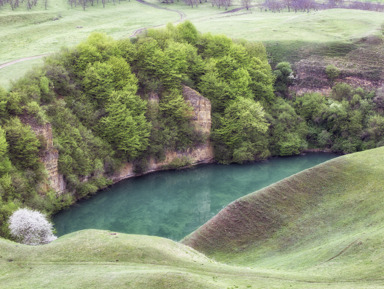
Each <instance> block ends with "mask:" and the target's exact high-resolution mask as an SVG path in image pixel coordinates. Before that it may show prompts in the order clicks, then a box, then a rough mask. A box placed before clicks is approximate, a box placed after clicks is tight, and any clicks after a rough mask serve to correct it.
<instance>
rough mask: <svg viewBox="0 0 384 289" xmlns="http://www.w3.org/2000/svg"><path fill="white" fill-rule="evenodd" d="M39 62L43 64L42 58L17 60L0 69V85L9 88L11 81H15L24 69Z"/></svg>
mask: <svg viewBox="0 0 384 289" xmlns="http://www.w3.org/2000/svg"><path fill="white" fill-rule="evenodd" d="M41 64H43V59H42V58H40V59H33V60H28V61H23V62H19V63H16V64H14V65H10V66H7V67H4V68H2V69H0V86H2V87H4V88H5V89H9V88H10V87H11V83H12V81H16V80H17V79H19V78H20V77H21V76H23V75H24V74H25V73H26V71H28V70H31V69H33V67H35V66H39V65H41Z"/></svg>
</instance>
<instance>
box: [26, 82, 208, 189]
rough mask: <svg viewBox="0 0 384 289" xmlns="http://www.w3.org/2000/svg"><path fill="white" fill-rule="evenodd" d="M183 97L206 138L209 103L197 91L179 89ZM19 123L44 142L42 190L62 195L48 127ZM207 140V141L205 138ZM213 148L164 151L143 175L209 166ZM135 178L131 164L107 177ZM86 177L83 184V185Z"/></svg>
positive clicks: (204, 146)
mask: <svg viewBox="0 0 384 289" xmlns="http://www.w3.org/2000/svg"><path fill="white" fill-rule="evenodd" d="M183 96H184V98H185V100H186V101H187V102H189V104H190V105H191V106H192V107H193V112H194V116H193V125H194V126H195V129H196V130H198V131H200V132H202V133H204V134H206V135H207V136H209V134H210V132H211V103H210V101H209V100H208V99H207V98H205V97H203V96H202V95H200V94H199V93H198V92H197V91H195V90H193V89H191V88H189V87H186V86H185V87H184V88H183ZM149 101H155V102H158V101H159V98H158V96H157V95H151V97H150V99H149ZM23 122H25V123H28V124H29V125H31V128H32V130H33V131H34V132H35V133H36V135H37V136H38V137H39V138H41V139H43V140H44V141H43V142H44V147H45V149H44V151H43V155H42V156H41V161H42V162H43V163H44V165H45V168H46V170H47V172H48V184H43V185H42V187H43V190H45V191H46V190H48V189H49V187H50V188H52V189H53V190H55V191H56V192H57V194H62V193H63V192H65V191H66V186H65V181H64V178H63V175H61V174H59V171H58V159H59V152H58V150H57V149H55V148H54V146H53V137H52V126H51V124H49V123H47V124H44V125H40V124H37V123H36V122H35V121H34V120H33V119H27V118H26V119H23ZM207 139H208V138H207ZM213 157H214V154H213V148H212V146H211V144H210V142H209V139H208V140H207V141H206V142H205V143H204V144H202V145H200V146H198V147H194V148H190V149H188V150H187V151H183V152H181V151H168V152H166V155H165V159H164V160H163V161H161V162H156V161H155V159H150V160H149V164H148V169H147V170H146V171H145V172H144V174H145V173H150V172H154V171H159V170H163V169H164V168H166V167H167V166H168V165H169V164H171V163H172V162H174V161H176V160H177V159H185V160H188V163H189V164H191V165H196V164H201V163H209V162H212V161H213ZM136 175H137V174H136V173H135V172H134V165H133V164H132V163H125V164H124V165H123V166H122V167H121V169H120V170H119V171H118V172H116V174H115V175H113V176H112V177H111V180H112V181H113V182H118V181H121V180H123V179H127V178H130V177H133V176H136ZM86 180H87V177H85V178H84V180H83V181H86Z"/></svg>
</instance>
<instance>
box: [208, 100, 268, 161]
mask: <svg viewBox="0 0 384 289" xmlns="http://www.w3.org/2000/svg"><path fill="white" fill-rule="evenodd" d="M267 130H268V124H267V122H266V120H265V112H264V110H263V107H262V106H261V105H260V103H258V102H254V101H253V100H251V99H247V98H242V97H240V98H239V99H237V101H234V102H232V103H231V104H230V105H229V106H228V107H227V108H226V110H225V112H224V115H223V117H220V125H219V128H218V129H216V130H215V131H214V134H213V139H214V140H215V142H217V143H220V144H224V145H225V146H226V148H227V151H228V155H229V156H230V159H229V161H233V162H238V163H243V162H245V161H253V160H257V159H259V160H260V159H264V158H266V157H268V156H269V151H268V148H267V144H268V143H267V139H266V137H265V135H266V132H267ZM216 158H217V159H218V160H219V161H221V162H228V159H227V158H223V157H222V156H220V155H216Z"/></svg>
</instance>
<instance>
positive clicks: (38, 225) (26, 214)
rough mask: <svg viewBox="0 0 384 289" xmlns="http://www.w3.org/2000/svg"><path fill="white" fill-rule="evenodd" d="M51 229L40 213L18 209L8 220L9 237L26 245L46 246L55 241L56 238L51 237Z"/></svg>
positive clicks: (50, 225)
mask: <svg viewBox="0 0 384 289" xmlns="http://www.w3.org/2000/svg"><path fill="white" fill-rule="evenodd" d="M52 227H53V226H52V224H51V223H50V222H48V220H47V219H46V217H45V216H44V215H43V214H42V213H40V212H38V211H33V210H30V209H18V210H17V211H15V212H14V213H13V214H12V216H11V217H10V218H9V229H10V231H11V235H12V236H14V237H15V238H16V239H17V240H18V241H19V242H20V243H23V244H27V245H41V244H47V243H49V242H52V241H53V240H55V239H56V238H57V237H56V236H55V235H53V233H52Z"/></svg>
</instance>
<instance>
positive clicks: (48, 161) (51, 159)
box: [21, 117, 66, 195]
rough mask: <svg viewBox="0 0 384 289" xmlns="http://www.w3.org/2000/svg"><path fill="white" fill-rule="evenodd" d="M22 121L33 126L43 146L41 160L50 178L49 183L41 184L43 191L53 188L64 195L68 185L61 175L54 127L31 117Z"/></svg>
mask: <svg viewBox="0 0 384 289" xmlns="http://www.w3.org/2000/svg"><path fill="white" fill-rule="evenodd" d="M21 120H22V122H23V123H26V124H28V125H30V126H31V129H32V130H33V132H34V133H35V134H36V135H37V136H38V137H39V138H40V141H41V142H42V145H43V150H42V154H41V156H40V159H41V161H42V162H43V164H44V166H45V169H46V170H47V173H48V178H47V183H45V184H41V189H42V191H47V190H49V189H50V188H52V189H53V190H55V191H56V193H57V194H58V195H60V194H62V193H64V192H65V190H66V185H65V182H64V177H63V175H61V174H59V164H58V161H59V151H58V150H57V149H56V148H55V147H54V146H53V136H52V125H51V124H50V123H46V124H39V123H37V122H36V121H35V120H34V119H32V118H29V117H23V118H21Z"/></svg>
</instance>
